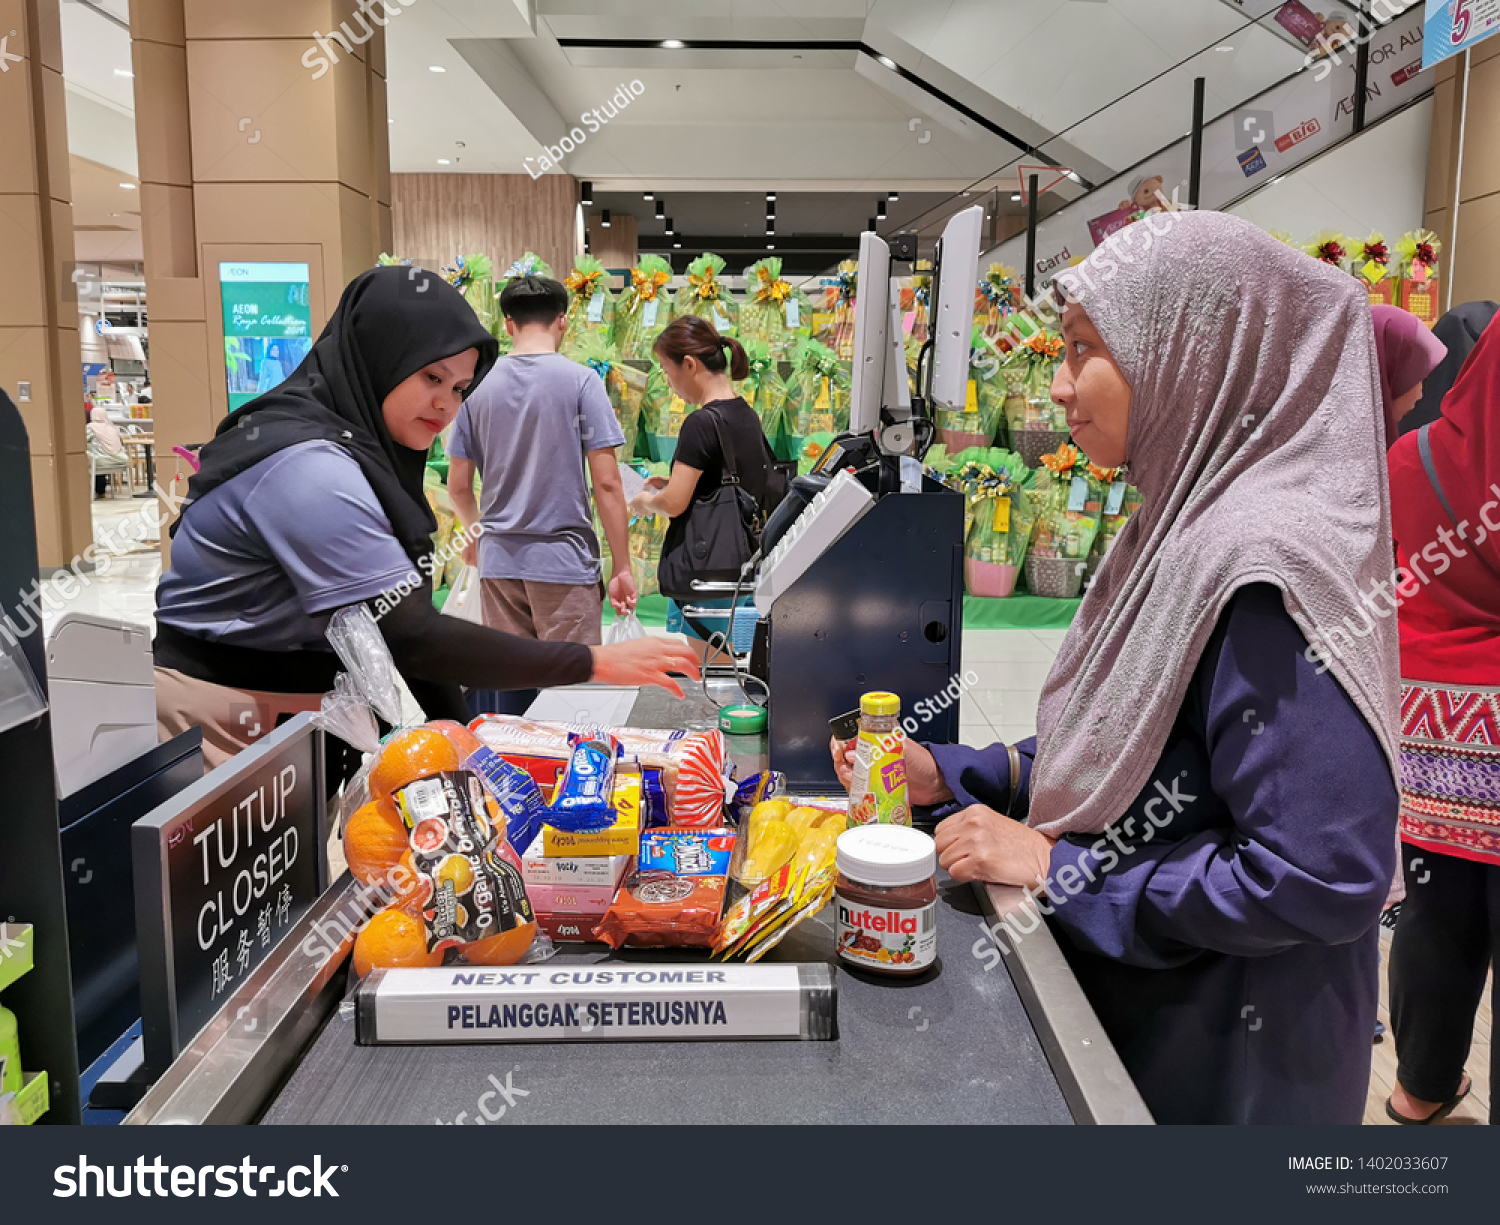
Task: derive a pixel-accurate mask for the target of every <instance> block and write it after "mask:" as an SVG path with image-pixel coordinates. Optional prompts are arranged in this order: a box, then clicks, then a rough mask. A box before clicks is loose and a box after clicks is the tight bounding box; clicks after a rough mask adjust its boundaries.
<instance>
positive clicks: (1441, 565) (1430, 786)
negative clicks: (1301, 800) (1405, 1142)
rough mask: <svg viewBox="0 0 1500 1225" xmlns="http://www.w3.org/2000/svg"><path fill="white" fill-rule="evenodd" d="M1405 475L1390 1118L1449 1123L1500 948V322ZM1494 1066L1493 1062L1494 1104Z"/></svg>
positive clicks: (1398, 488)
mask: <svg viewBox="0 0 1500 1225" xmlns="http://www.w3.org/2000/svg"><path fill="white" fill-rule="evenodd" d="M1390 473H1391V518H1392V525H1393V527H1394V530H1395V535H1396V545H1397V552H1398V560H1399V562H1400V564H1401V565H1402V566H1404V567H1405V568H1406V570H1407V571H1408V573H1409V578H1408V579H1407V580H1406V581H1405V582H1403V583H1402V584H1401V586H1399V587H1398V588H1397V591H1398V592H1399V593H1400V595H1401V597H1402V602H1401V610H1400V624H1401V674H1402V678H1403V689H1402V702H1401V716H1402V728H1401V732H1402V739H1401V840H1402V844H1403V846H1402V851H1403V859H1404V870H1405V876H1406V891H1407V893H1406V900H1405V902H1404V903H1403V904H1402V908H1401V917H1400V918H1399V919H1398V920H1397V923H1396V934H1395V939H1394V941H1393V944H1392V948H1391V1021H1392V1027H1393V1029H1394V1031H1395V1038H1396V1055H1397V1058H1398V1060H1399V1066H1398V1069H1397V1083H1396V1091H1395V1093H1393V1094H1392V1095H1391V1098H1390V1100H1389V1101H1388V1102H1387V1103H1386V1111H1387V1113H1388V1114H1389V1115H1390V1116H1391V1118H1392V1119H1394V1120H1395V1121H1396V1122H1398V1123H1434V1122H1437V1121H1438V1120H1439V1119H1441V1118H1444V1117H1446V1116H1447V1115H1448V1114H1449V1113H1451V1112H1452V1110H1453V1108H1454V1107H1455V1106H1457V1105H1458V1103H1459V1102H1461V1101H1462V1100H1463V1099H1464V1097H1465V1096H1466V1095H1467V1094H1468V1092H1469V1089H1470V1083H1469V1078H1468V1077H1467V1076H1465V1074H1464V1062H1465V1060H1466V1059H1467V1058H1468V1054H1469V1043H1470V1040H1471V1038H1472V1036H1473V1032H1474V1015H1475V1011H1476V1009H1477V1008H1478V1006H1479V1001H1480V998H1481V996H1482V994H1483V992H1484V983H1485V976H1486V974H1487V973H1488V971H1489V969H1490V965H1491V962H1492V961H1493V959H1494V956H1495V951H1496V949H1500V326H1495V325H1491V326H1490V327H1489V328H1488V329H1487V330H1486V331H1485V334H1484V335H1483V336H1482V337H1481V338H1480V341H1479V344H1478V346H1477V347H1476V348H1475V349H1474V352H1473V353H1472V354H1471V355H1470V357H1469V360H1468V362H1467V364H1466V365H1465V366H1464V368H1463V371H1462V373H1460V375H1459V376H1458V381H1457V382H1456V383H1454V385H1453V390H1452V391H1450V392H1449V393H1448V395H1447V396H1446V397H1445V398H1444V400H1443V410H1442V416H1441V417H1440V418H1439V419H1438V420H1437V421H1435V422H1434V423H1432V424H1431V425H1427V426H1424V427H1422V429H1420V430H1418V431H1416V432H1414V433H1411V434H1407V435H1405V436H1404V437H1402V438H1401V440H1400V441H1399V442H1398V443H1397V444H1396V445H1395V446H1394V447H1393V448H1392V449H1391V453H1390ZM1497 1004H1500V999H1496V998H1494V997H1493V996H1492V998H1491V1007H1492V1009H1493V1008H1495V1006H1496V1005H1497ZM1495 1072H1496V1068H1495V1062H1494V1060H1493V1059H1492V1060H1491V1064H1490V1094H1491V1101H1492V1102H1493V1100H1494V1093H1495V1089H1496V1077H1495Z"/></svg>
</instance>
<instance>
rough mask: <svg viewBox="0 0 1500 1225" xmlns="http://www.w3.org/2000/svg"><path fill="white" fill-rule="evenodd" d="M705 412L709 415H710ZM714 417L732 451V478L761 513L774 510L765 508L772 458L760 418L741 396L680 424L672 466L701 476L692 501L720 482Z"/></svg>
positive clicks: (720, 456) (721, 465) (720, 457)
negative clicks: (686, 469)
mask: <svg viewBox="0 0 1500 1225" xmlns="http://www.w3.org/2000/svg"><path fill="white" fill-rule="evenodd" d="M709 409H713V412H712V413H710V412H709V411H708V410H709ZM715 417H717V418H718V420H719V429H721V430H722V431H723V433H724V438H725V440H726V441H727V442H728V443H729V446H730V448H731V449H732V450H733V451H734V462H735V475H736V476H738V477H739V478H740V484H741V485H743V486H744V487H745V489H746V491H747V492H748V493H749V494H750V496H751V497H752V498H754V499H755V500H756V502H757V503H759V504H760V507H761V509H762V510H772V509H774V507H768V506H766V487H767V485H768V484H769V481H770V476H771V464H772V462H773V461H774V459H775V456H774V455H772V453H771V444H770V443H769V442H767V441H766V434H765V431H764V430H763V429H761V427H760V418H759V417H757V416H756V415H755V410H754V409H753V408H751V407H750V405H749V404H747V403H745V400H744V398H743V397H741V396H735V397H734V399H732V400H712V401H710V402H709V403H707V404H705V405H703V407H702V408H700V409H698V410H697V411H695V412H691V413H689V414H688V415H687V416H686V417H684V418H683V420H682V429H681V430H680V431H679V433H678V436H677V452H676V454H674V455H673V456H672V462H673V463H676V464H686V465H687V466H688V467H690V468H697V469H698V470H699V471H700V472H702V474H703V475H702V476H700V477H699V478H698V487H697V489H695V490H694V491H693V497H694V498H704V497H707V496H708V495H709V494H711V493H712V492H713V491H714V490H715V489H717V488H718V487H719V484H720V482H721V481H722V480H723V479H724V449H723V447H721V446H720V445H719V434H718V431H716V430H715V429H714V420H713V419H714V418H715ZM684 513H685V512H684ZM681 517H682V516H679V518H681Z"/></svg>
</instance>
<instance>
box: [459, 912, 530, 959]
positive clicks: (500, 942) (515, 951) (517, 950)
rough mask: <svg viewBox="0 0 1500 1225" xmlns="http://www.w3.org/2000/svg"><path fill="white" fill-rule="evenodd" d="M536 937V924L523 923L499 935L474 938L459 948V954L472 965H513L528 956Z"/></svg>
mask: <svg viewBox="0 0 1500 1225" xmlns="http://www.w3.org/2000/svg"><path fill="white" fill-rule="evenodd" d="M534 939H536V924H535V923H522V924H521V925H520V926H519V927H513V928H511V929H510V930H509V931H504V932H501V933H500V934H499V935H497V936H486V937H485V938H484V939H483V940H473V941H470V942H469V943H468V944H465V945H463V946H461V947H460V948H459V950H458V951H459V955H460V956H461V957H463V959H464V960H465V961H467V962H468V963H469V964H470V965H471V966H513V965H515V964H516V962H518V961H520V960H521V958H522V957H524V956H526V950H527V949H529V948H530V947H531V942H532V941H533V940H534Z"/></svg>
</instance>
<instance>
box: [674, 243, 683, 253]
mask: <svg viewBox="0 0 1500 1225" xmlns="http://www.w3.org/2000/svg"><path fill="white" fill-rule="evenodd" d="M681 249H682V244H681V243H680V242H674V243H673V244H672V250H674V251H680V250H681Z"/></svg>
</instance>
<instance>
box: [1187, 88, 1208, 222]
mask: <svg viewBox="0 0 1500 1225" xmlns="http://www.w3.org/2000/svg"><path fill="white" fill-rule="evenodd" d="M1204 84H1205V82H1204V79H1203V78H1202V77H1194V78H1193V144H1192V150H1191V152H1190V153H1189V154H1188V204H1189V206H1190V207H1192V208H1197V207H1198V184H1199V182H1200V181H1201V180H1202V177H1203V89H1204Z"/></svg>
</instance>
